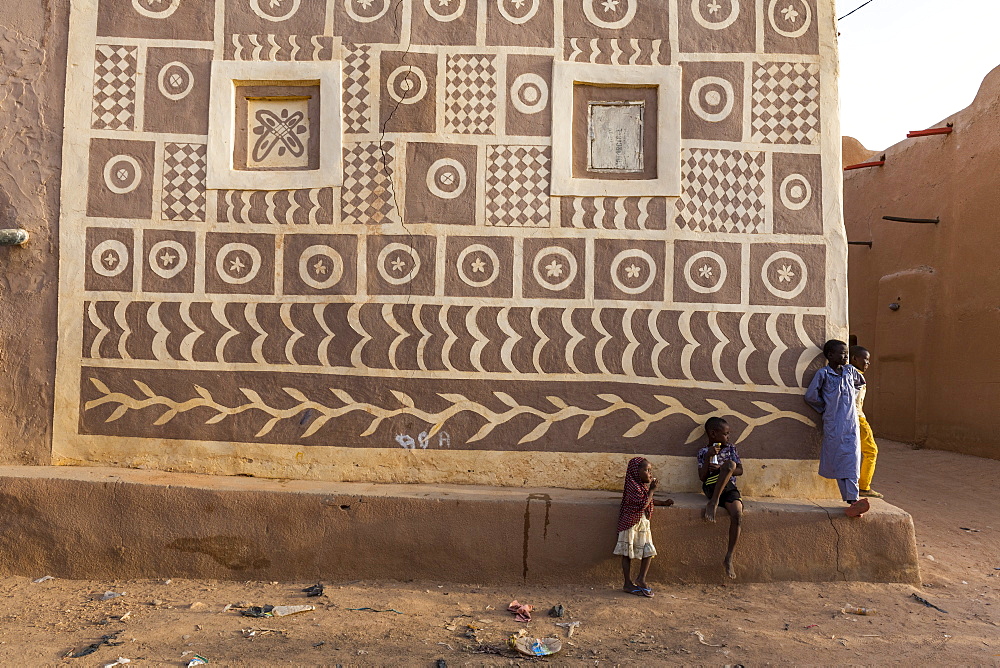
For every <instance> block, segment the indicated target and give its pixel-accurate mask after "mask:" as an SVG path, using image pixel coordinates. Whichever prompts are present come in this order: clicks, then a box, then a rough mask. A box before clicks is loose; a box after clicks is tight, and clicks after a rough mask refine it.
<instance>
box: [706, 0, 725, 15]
mask: <svg viewBox="0 0 1000 668" xmlns="http://www.w3.org/2000/svg"><path fill="white" fill-rule="evenodd" d="M720 9H722V5H720V4H719V3H718V2H716V0H712V2H710V3H709V4H708V13H709V14H718V13H719V10H720Z"/></svg>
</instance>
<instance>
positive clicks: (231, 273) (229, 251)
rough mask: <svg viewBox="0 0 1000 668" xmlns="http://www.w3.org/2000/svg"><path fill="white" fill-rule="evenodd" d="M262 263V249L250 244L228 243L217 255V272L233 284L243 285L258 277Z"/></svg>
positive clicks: (220, 276) (224, 279)
mask: <svg viewBox="0 0 1000 668" xmlns="http://www.w3.org/2000/svg"><path fill="white" fill-rule="evenodd" d="M260 265H261V258H260V251H259V250H257V249H256V248H255V247H254V246H251V245H250V244H243V243H229V244H226V245H224V246H223V247H222V248H220V249H219V252H218V253H217V254H216V256H215V271H216V273H217V274H218V275H219V278H221V279H222V280H223V281H225V282H226V283H229V284H231V285H243V284H244V283H249V282H250V281H252V280H253V279H255V278H257V274H258V273H260Z"/></svg>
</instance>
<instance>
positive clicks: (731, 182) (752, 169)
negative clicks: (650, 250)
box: [675, 149, 766, 233]
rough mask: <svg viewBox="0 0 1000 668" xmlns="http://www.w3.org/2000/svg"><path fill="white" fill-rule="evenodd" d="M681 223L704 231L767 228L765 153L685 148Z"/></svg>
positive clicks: (683, 225)
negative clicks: (765, 215) (765, 226)
mask: <svg viewBox="0 0 1000 668" xmlns="http://www.w3.org/2000/svg"><path fill="white" fill-rule="evenodd" d="M681 160H682V162H681V187H682V188H683V193H682V194H681V197H680V200H679V201H678V203H677V217H676V218H675V222H676V223H677V226H678V227H681V228H686V229H689V230H697V231H701V232H709V231H711V232H734V233H736V232H742V233H754V232H763V231H764V201H763V198H764V192H765V186H766V184H765V173H764V154H763V153H759V152H747V151H730V150H717V151H709V150H703V149H685V150H684V151H683V152H682V155H681Z"/></svg>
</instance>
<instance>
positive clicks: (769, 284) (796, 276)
mask: <svg viewBox="0 0 1000 668" xmlns="http://www.w3.org/2000/svg"><path fill="white" fill-rule="evenodd" d="M782 260H784V262H781V264H778V263H779V262H780V261H782ZM760 278H761V280H762V281H763V283H764V287H765V288H767V290H768V292H770V293H771V294H772V295H774V296H775V297H778V298H780V299H794V298H795V297H798V296H799V295H800V294H802V291H803V290H805V289H806V284H807V283H808V279H809V270H808V268H807V267H806V263H805V261H804V260H803V259H802V258H801V257H800V256H799V255H798V254H797V253H793V252H791V251H777V252H776V253H773V254H771V256H770V257H769V258H767V260H765V261H764V264H763V265H762V266H761V268H760ZM785 283H788V286H787V287H785ZM779 286H780V287H779Z"/></svg>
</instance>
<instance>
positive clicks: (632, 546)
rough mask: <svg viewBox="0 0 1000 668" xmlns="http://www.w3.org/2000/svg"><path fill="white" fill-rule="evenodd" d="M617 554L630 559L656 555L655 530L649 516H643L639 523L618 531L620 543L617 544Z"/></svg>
mask: <svg viewBox="0 0 1000 668" xmlns="http://www.w3.org/2000/svg"><path fill="white" fill-rule="evenodd" d="M615 554H620V555H621V556H623V557H628V558H629V559H645V558H647V557H655V556H656V548H655V547H653V532H652V531H651V530H650V528H649V518H648V517H643V518H642V519H641V520H639V522H638V523H637V524H634V525H633V526H631V527H630V528H628V529H626V530H625V531H619V532H618V545H616V546H615Z"/></svg>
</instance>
